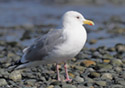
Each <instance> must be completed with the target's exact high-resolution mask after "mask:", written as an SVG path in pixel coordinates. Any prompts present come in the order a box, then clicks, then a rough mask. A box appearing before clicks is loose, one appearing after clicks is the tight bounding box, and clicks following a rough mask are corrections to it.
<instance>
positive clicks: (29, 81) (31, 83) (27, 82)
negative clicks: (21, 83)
mask: <svg viewBox="0 0 125 88" xmlns="http://www.w3.org/2000/svg"><path fill="white" fill-rule="evenodd" d="M25 83H26V84H28V85H32V86H33V85H34V84H35V83H36V79H28V80H26V82H25Z"/></svg>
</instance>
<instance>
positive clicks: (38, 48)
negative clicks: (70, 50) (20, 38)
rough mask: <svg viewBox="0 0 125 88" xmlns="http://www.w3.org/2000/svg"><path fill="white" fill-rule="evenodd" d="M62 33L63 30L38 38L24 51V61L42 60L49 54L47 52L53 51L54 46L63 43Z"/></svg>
mask: <svg viewBox="0 0 125 88" xmlns="http://www.w3.org/2000/svg"><path fill="white" fill-rule="evenodd" d="M62 31H63V30H53V31H51V32H49V33H48V34H46V35H44V36H42V37H40V38H38V39H37V40H36V41H35V43H34V44H33V45H31V46H30V47H29V48H28V49H27V50H26V51H25V53H26V54H25V57H24V58H25V60H26V61H36V60H42V59H43V58H44V57H45V56H47V55H48V54H49V52H51V51H52V50H53V48H54V47H55V45H58V44H60V43H63V42H64V38H63V36H62Z"/></svg>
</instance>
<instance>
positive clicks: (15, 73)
mask: <svg viewBox="0 0 125 88" xmlns="http://www.w3.org/2000/svg"><path fill="white" fill-rule="evenodd" d="M9 79H12V80H13V81H15V82H16V81H20V80H21V79H22V75H21V73H20V71H13V72H12V73H10V75H9Z"/></svg>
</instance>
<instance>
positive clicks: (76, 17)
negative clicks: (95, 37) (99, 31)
mask: <svg viewBox="0 0 125 88" xmlns="http://www.w3.org/2000/svg"><path fill="white" fill-rule="evenodd" d="M67 23H68V24H72V25H74V24H81V25H83V24H88V25H94V22H92V21H91V20H87V19H85V18H84V17H83V15H82V14H81V13H79V12H76V11H68V12H66V13H65V14H64V16H63V24H64V25H65V24H67Z"/></svg>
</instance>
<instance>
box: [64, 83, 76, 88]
mask: <svg viewBox="0 0 125 88" xmlns="http://www.w3.org/2000/svg"><path fill="white" fill-rule="evenodd" d="M62 88H76V86H74V85H72V84H64V85H63V86H62Z"/></svg>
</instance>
